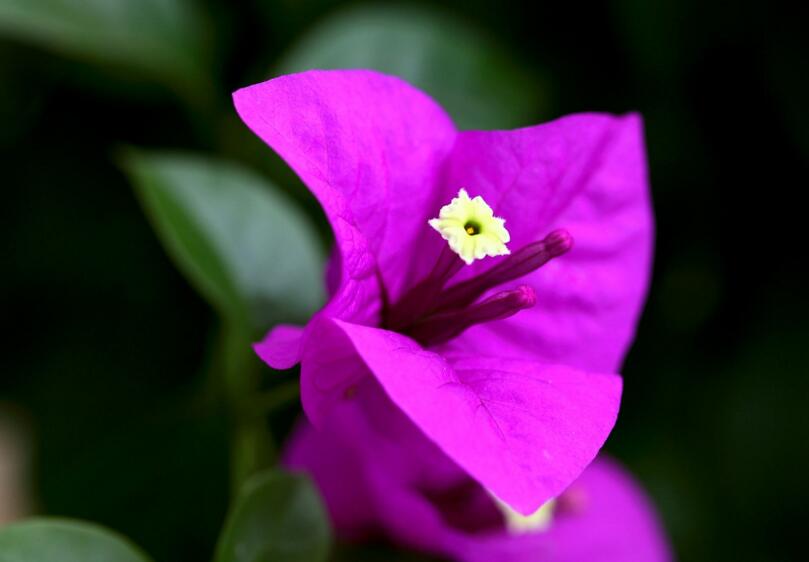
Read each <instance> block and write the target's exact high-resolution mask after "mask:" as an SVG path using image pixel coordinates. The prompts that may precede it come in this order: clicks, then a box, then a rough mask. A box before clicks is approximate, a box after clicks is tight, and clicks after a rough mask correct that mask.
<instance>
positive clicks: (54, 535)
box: [0, 518, 150, 562]
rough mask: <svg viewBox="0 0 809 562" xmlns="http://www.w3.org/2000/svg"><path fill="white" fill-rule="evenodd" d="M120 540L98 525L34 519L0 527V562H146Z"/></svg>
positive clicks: (132, 547) (144, 558)
mask: <svg viewBox="0 0 809 562" xmlns="http://www.w3.org/2000/svg"><path fill="white" fill-rule="evenodd" d="M149 561H150V559H149V558H148V557H147V556H146V555H145V554H143V553H142V552H141V551H140V550H138V548H137V547H135V546H134V545H133V544H132V543H130V542H129V541H128V540H127V539H125V538H124V537H122V536H120V535H118V534H117V533H114V532H112V531H109V530H107V529H104V528H103V527H100V526H98V525H94V524H91V523H84V522H82V521H72V520H67V519H50V518H34V519H29V520H26V521H22V522H20V523H13V524H11V525H8V526H6V527H3V528H0V562H149Z"/></svg>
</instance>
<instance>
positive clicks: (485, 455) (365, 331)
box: [234, 70, 653, 514]
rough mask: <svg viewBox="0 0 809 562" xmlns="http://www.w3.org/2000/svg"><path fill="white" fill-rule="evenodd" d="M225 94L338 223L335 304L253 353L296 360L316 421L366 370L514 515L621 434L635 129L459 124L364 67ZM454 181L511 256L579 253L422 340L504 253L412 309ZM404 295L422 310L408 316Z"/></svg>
mask: <svg viewBox="0 0 809 562" xmlns="http://www.w3.org/2000/svg"><path fill="white" fill-rule="evenodd" d="M234 100H235V104H236V109H237V111H238V113H239V115H240V116H241V118H242V119H243V120H244V122H245V123H246V124H247V125H248V126H249V127H250V128H251V129H252V130H253V131H254V132H255V133H256V134H257V135H258V136H259V137H261V138H262V139H263V140H264V141H265V142H266V143H267V144H268V145H269V146H270V147H272V148H273V149H274V150H275V151H276V152H277V153H278V154H279V155H280V156H281V157H282V158H283V159H284V160H285V161H286V162H287V163H288V164H289V165H290V167H291V168H292V169H293V170H294V171H295V172H296V173H297V174H298V176H299V177H300V178H301V179H302V180H303V182H304V183H305V184H306V185H307V186H308V188H309V189H310V190H311V191H312V193H313V194H314V195H315V196H316V197H317V199H318V200H319V202H320V204H321V205H322V206H323V209H324V211H325V213H326V216H327V218H328V219H329V221H330V223H331V226H332V228H333V230H334V235H335V241H336V245H337V249H336V253H335V256H334V257H333V259H332V262H331V264H330V268H329V274H328V285H329V287H330V290H331V298H330V300H329V302H328V303H327V305H326V306H325V307H324V308H323V309H322V310H321V311H320V312H319V313H318V314H317V315H315V317H314V318H313V319H312V320H311V321H310V322H309V324H308V325H307V326H306V327H305V328H296V327H293V326H280V327H278V328H276V329H275V330H273V331H272V332H271V333H270V334H269V335H268V337H267V338H266V339H265V340H264V341H263V342H261V343H260V344H257V346H256V350H257V352H258V353H259V355H260V356H261V357H262V358H263V359H264V360H265V361H267V363H269V364H270V365H271V366H272V367H275V368H279V369H283V368H288V367H291V366H292V365H294V364H295V363H297V362H298V361H300V362H301V391H302V401H303V406H304V409H305V411H306V414H307V416H308V418H309V419H310V420H311V422H312V423H313V424H314V425H315V426H318V425H322V424H323V423H324V420H325V419H327V418H328V416H329V412H330V411H332V410H333V409H334V408H336V407H339V406H340V405H341V403H342V402H345V401H346V400H349V401H350V400H357V399H358V398H357V397H356V396H355V397H354V398H352V396H353V395H354V394H355V393H356V389H357V387H358V386H359V385H361V384H363V381H365V380H366V379H368V378H369V377H373V378H374V380H376V381H378V383H379V384H380V385H381V387H382V389H384V392H385V394H386V395H387V396H388V397H389V398H390V399H391V400H392V402H393V403H394V404H395V405H396V406H397V407H398V408H400V409H401V410H402V411H403V412H404V413H405V414H406V415H407V417H408V418H409V419H410V420H412V422H413V423H414V424H415V425H416V426H417V427H418V428H419V430H420V431H422V432H423V433H424V434H426V435H427V436H428V437H429V438H430V440H432V442H434V443H435V444H436V445H437V446H438V447H439V448H440V449H441V450H442V451H443V452H444V453H446V455H448V456H449V457H450V458H451V459H452V460H453V461H454V462H455V463H457V464H458V465H459V466H460V467H461V468H462V469H463V470H464V471H466V472H467V473H468V474H469V475H471V476H472V478H474V479H475V480H477V481H478V482H479V483H480V484H481V485H483V486H484V487H485V488H487V489H489V490H490V491H491V492H492V493H494V494H495V495H497V496H498V497H499V498H501V499H502V500H503V501H505V502H507V503H508V504H509V505H511V506H512V507H513V508H514V509H515V510H517V511H519V512H521V513H524V514H529V513H531V512H533V511H534V510H536V509H537V507H539V506H540V505H541V504H542V503H544V502H545V501H546V500H547V499H549V498H551V497H554V496H557V495H558V494H560V493H561V492H562V491H563V490H564V489H565V488H567V486H568V485H570V483H571V482H573V481H574V480H575V479H576V478H577V477H578V476H579V475H580V474H581V473H582V471H583V470H584V468H585V467H586V466H587V465H588V464H589V463H590V462H591V461H592V460H593V458H594V457H595V456H596V454H597V453H598V451H599V449H600V448H601V446H602V444H603V443H604V440H605V439H606V437H607V435H608V434H609V432H610V430H611V429H612V427H613V425H614V423H615V419H616V416H617V413H618V407H619V403H620V394H621V379H620V377H619V376H618V375H616V374H615V373H616V372H617V371H618V369H619V366H620V363H621V361H622V358H623V356H624V353H625V352H626V349H627V347H628V346H629V344H630V342H631V339H632V337H633V333H634V329H635V324H636V321H637V317H638V314H639V312H640V309H641V305H642V302H643V299H644V296H645V292H646V288H647V283H648V276H649V270H650V261H651V248H652V230H653V225H652V212H651V205H650V200H649V192H648V185H647V177H646V164H645V155H644V148H643V139H642V131H641V123H640V119H639V118H638V117H637V116H635V115H629V116H626V117H615V116H610V115H604V114H582V115H573V116H569V117H565V118H562V119H559V120H556V121H553V122H550V123H547V124H544V125H539V126H535V127H528V128H524V129H518V130H514V131H463V132H459V131H457V130H456V129H455V127H454V126H453V124H452V122H451V120H450V119H449V117H448V116H447V115H446V113H445V112H444V111H443V110H442V109H441V108H440V107H439V106H438V105H437V104H436V103H435V102H434V101H432V100H431V99H430V98H429V97H428V96H426V95H425V94H424V93H422V92H420V91H418V90H417V89H415V88H413V87H412V86H410V85H408V84H406V83H405V82H403V81H401V80H399V79H397V78H394V77H390V76H385V75H382V74H379V73H376V72H372V71H364V70H351V71H310V72H304V73H301V74H295V75H289V76H282V77H279V78H276V79H274V80H270V81H268V82H264V83H262V84H258V85H255V86H251V87H248V88H245V89H242V90H239V91H237V92H236V93H235V94H234ZM460 188H466V189H467V190H468V191H469V193H470V195H473V196H474V195H481V196H482V197H483V198H484V199H485V200H486V201H487V202H488V203H489V204H490V205H491V207H492V208H493V209H494V210H495V213H496V215H497V216H499V217H502V218H504V219H506V225H507V227H508V229H509V232H510V233H511V243H510V247H511V248H513V249H514V250H513V254H516V253H518V252H519V250H520V249H521V248H528V247H529V246H530V245H532V244H536V243H537V242H539V241H542V240H543V239H546V237H547V236H548V235H549V234H551V233H553V232H554V231H557V230H559V229H564V232H565V233H567V234H566V235H569V236H571V237H572V239H573V240H575V244H574V245H573V247H572V249H569V248H565V250H567V249H569V251H567V253H564V255H562V256H561V257H557V258H555V259H552V260H550V261H547V260H546V261H547V263H544V264H543V265H542V267H541V268H539V269H534V270H532V271H529V272H527V273H526V274H525V275H522V276H521V277H520V278H518V279H509V280H507V281H505V282H503V283H502V284H501V285H500V286H498V287H485V289H486V292H485V293H483V294H480V295H479V297H480V298H482V299H485V298H487V297H491V296H492V295H497V294H501V293H502V292H508V291H515V290H518V288H519V287H527V289H519V290H520V291H530V292H531V293H530V295H529V294H528V293H524V294H525V295H527V296H530V297H531V298H527V297H526V298H525V299H523V300H522V301H521V304H520V307H521V308H520V311H519V312H518V313H517V310H516V309H515V310H514V311H513V312H515V314H513V315H511V316H508V317H504V315H500V316H497V318H498V319H496V320H494V321H489V322H482V323H478V324H475V325H471V327H468V326H461V327H462V328H468V329H463V330H461V331H460V332H459V333H455V332H447V333H448V334H449V337H447V333H442V332H441V330H439V329H436V328H437V327H438V328H440V326H438V325H437V324H436V323H435V322H433V324H432V325H428V328H429V329H422V330H421V331H419V326H420V323H422V324H421V326H422V328H423V327H424V325H423V324H424V323H425V322H429V321H430V318H433V316H434V315H435V314H436V312H437V311H438V310H439V309H440V306H441V303H442V302H444V303H446V302H449V301H451V300H452V299H450V298H449V297H448V296H447V291H451V290H452V289H453V287H456V288H457V287H458V286H460V285H461V284H463V283H467V284H468V283H470V282H472V280H475V279H481V278H485V277H486V275H487V274H486V271H487V270H490V269H491V268H493V267H497V264H499V263H506V262H504V261H503V260H507V259H509V258H512V257H513V256H507V257H500V258H487V259H484V260H480V261H478V262H475V263H474V264H473V265H471V266H464V267H462V268H458V269H457V271H453V272H452V273H453V277H452V282H451V283H450V284H449V285H448V286H447V287H443V286H439V287H438V288H439V289H441V291H442V292H441V294H440V296H436V295H438V294H439V293H438V292H437V291H432V292H431V291H430V290H425V291H424V292H421V293H417V297H418V298H415V299H414V298H413V294H414V293H413V291H414V288H418V287H421V285H420V283H423V282H424V281H425V280H428V281H429V280H430V279H431V275H432V276H433V277H434V270H435V268H436V264H440V263H442V260H445V259H446V258H445V256H446V243H445V242H444V240H442V239H441V237H440V236H439V235H438V234H437V233H436V232H435V231H434V230H433V229H431V228H429V227H428V225H427V221H428V219H430V218H432V217H434V216H435V215H436V214H437V212H438V210H439V209H440V208H441V206H442V205H444V204H446V203H447V202H448V201H449V200H450V199H451V198H452V197H454V196H455V194H456V193H457V192H458V190H459V189H460ZM526 259H528V258H526ZM508 263H512V262H508ZM517 265H521V264H517ZM537 267H538V266H537ZM428 285H429V283H428ZM489 289H491V290H489ZM419 290H421V289H419ZM497 291H500V293H498V292H497ZM514 294H517V293H514ZM425 295H426V296H425ZM422 297H423V298H422ZM433 298H435V299H436V300H435V302H433V301H432V300H430V299H433ZM442 298H443V299H445V300H444V301H441V299H442ZM408 299H410V300H408ZM425 299H426V300H428V301H429V302H419V301H420V300H421V301H424V300H425ZM447 299H449V300H447ZM411 301H412V302H415V303H416V305H415V308H411V306H407V307H405V306H401V303H403V302H405V303H408V305H410V303H411ZM534 302H535V306H532V307H530V306H529V305H531V304H534ZM525 303H527V304H525ZM397 305H399V306H398V307H397ZM463 306H472V305H470V304H469V303H464V304H463ZM463 306H462V307H461V308H463ZM526 306H528V307H527V308H526ZM523 308H525V309H524V310H523ZM414 311H415V312H414ZM408 312H414V314H413V316H414V317H410V318H408V317H407V314H408ZM430 315H433V316H430ZM422 316H424V318H423V317H422ZM462 317H463V314H456V315H455V316H454V317H452V318H455V319H457V318H462ZM403 318H405V319H404V320H403ZM433 320H434V318H433ZM456 331H457V330H456Z"/></svg>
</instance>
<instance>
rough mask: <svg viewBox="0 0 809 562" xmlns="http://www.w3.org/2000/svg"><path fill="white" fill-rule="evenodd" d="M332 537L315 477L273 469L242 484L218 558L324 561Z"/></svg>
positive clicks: (217, 560)
mask: <svg viewBox="0 0 809 562" xmlns="http://www.w3.org/2000/svg"><path fill="white" fill-rule="evenodd" d="M330 543H331V531H330V529H329V524H328V518H327V516H326V512H325V510H324V508H323V505H322V504H321V501H320V498H319V497H318V495H317V492H316V491H315V489H314V487H313V486H312V484H311V483H310V482H309V480H308V479H307V478H306V477H305V476H302V475H297V474H289V473H285V472H281V471H279V470H272V471H266V472H262V473H260V474H256V475H255V476H253V477H252V478H251V479H250V480H248V481H247V483H246V484H245V485H244V487H243V488H242V491H241V493H240V494H239V497H238V498H237V500H236V503H235V505H234V507H233V508H232V510H231V512H230V514H229V515H228V518H227V521H226V522H225V528H224V530H223V532H222V535H221V537H220V538H219V544H218V545H217V549H216V557H215V559H214V560H215V562H319V561H322V560H326V557H327V555H328V552H329V547H330Z"/></svg>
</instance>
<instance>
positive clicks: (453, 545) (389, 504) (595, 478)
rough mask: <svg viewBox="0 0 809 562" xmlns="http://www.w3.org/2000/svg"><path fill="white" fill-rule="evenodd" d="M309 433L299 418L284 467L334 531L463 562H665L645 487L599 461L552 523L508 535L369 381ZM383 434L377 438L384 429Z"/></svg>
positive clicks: (485, 503) (485, 498) (461, 475)
mask: <svg viewBox="0 0 809 562" xmlns="http://www.w3.org/2000/svg"><path fill="white" fill-rule="evenodd" d="M358 398H360V400H357V401H354V402H353V403H345V404H341V405H339V406H337V407H336V408H334V409H333V410H332V412H331V413H330V414H329V416H328V423H327V424H325V427H324V428H323V429H321V430H315V429H314V428H312V427H311V426H310V425H309V424H308V423H307V422H305V421H302V422H301V424H300V425H299V426H298V428H297V429H296V431H295V432H294V433H293V435H292V438H291V439H290V440H289V441H288V443H287V447H286V450H285V453H284V459H283V462H284V464H285V465H286V466H287V467H288V468H292V469H299V470H305V471H307V472H308V473H309V474H310V475H311V476H312V477H313V479H314V480H315V482H316V483H317V485H318V488H319V489H320V492H321V494H322V495H323V497H324V499H325V502H326V505H327V507H328V510H329V514H330V516H331V519H332V521H333V524H334V526H335V528H336V531H337V532H338V534H339V535H340V536H341V537H342V538H344V539H348V540H362V539H372V538H380V536H383V537H384V538H386V539H388V540H390V541H393V542H394V543H396V544H398V545H401V546H406V547H410V548H412V549H416V550H422V551H426V552H429V553H433V554H437V555H439V556H443V557H447V558H448V559H451V560H458V561H460V562H537V561H542V562H591V561H599V562H666V561H668V560H670V558H671V554H670V548H669V545H668V542H667V540H666V537H665V534H664V533H663V531H662V527H661V526H660V524H659V522H658V519H657V517H656V515H655V512H654V509H653V508H652V506H651V505H650V503H649V501H648V499H647V498H646V496H645V494H644V493H643V491H642V490H641V489H640V488H639V487H638V485H637V484H635V483H634V482H633V481H632V479H631V477H630V476H629V475H628V474H627V473H626V472H625V471H624V470H623V469H621V468H620V467H619V466H618V465H617V464H616V463H615V462H614V461H611V460H609V459H607V458H604V457H603V456H602V457H599V458H597V459H596V460H595V461H594V462H593V463H592V464H590V465H589V466H588V467H587V468H586V469H585V470H584V472H583V473H582V474H581V475H580V476H579V477H578V479H576V480H575V481H574V482H573V483H572V484H571V485H570V486H569V487H568V488H567V489H566V490H564V491H563V492H562V493H561V494H560V495H559V496H558V497H557V498H556V500H555V504H554V508H553V517H552V521H551V522H550V525H549V526H548V527H547V528H546V529H543V530H538V531H533V532H529V533H525V534H519V535H514V534H510V533H509V531H508V530H507V528H506V527H505V525H504V521H503V517H502V515H501V513H500V512H499V510H498V509H497V508H496V506H495V504H494V501H493V500H492V498H491V497H490V496H489V495H488V494H487V493H486V492H485V490H484V489H483V488H482V487H481V486H480V485H479V484H477V483H476V482H475V481H473V480H472V479H470V478H469V476H468V475H467V474H466V473H465V472H464V471H463V470H461V469H460V468H459V467H458V466H457V465H455V463H453V462H452V461H451V460H450V459H449V458H447V457H446V455H444V454H443V453H442V452H441V451H440V450H439V449H438V448H437V447H436V446H435V445H434V444H433V443H432V442H430V441H429V440H428V439H427V438H426V437H425V436H424V434H423V433H421V432H420V431H419V430H418V429H417V428H415V426H413V424H412V423H410V421H409V420H407V419H406V417H405V416H404V415H403V414H402V413H401V411H399V410H398V409H397V407H396V406H394V405H393V404H391V403H390V401H389V400H388V399H387V397H386V396H384V395H383V394H382V391H381V390H379V386H378V384H377V383H376V382H375V381H370V382H366V383H362V384H360V385H359V388H358ZM383 427H384V428H385V429H386V430H385V431H384V432H383V431H381V430H380V428H383Z"/></svg>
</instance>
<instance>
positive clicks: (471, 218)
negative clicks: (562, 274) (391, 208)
mask: <svg viewBox="0 0 809 562" xmlns="http://www.w3.org/2000/svg"><path fill="white" fill-rule="evenodd" d="M429 225H430V226H431V227H433V228H434V229H435V230H437V231H438V232H439V233H440V234H441V236H442V237H443V238H444V239H445V240H446V241H447V243H448V244H447V246H445V247H444V249H443V250H442V252H441V255H440V257H439V259H438V262H437V263H436V265H435V267H434V268H433V270H432V271H431V272H430V274H429V275H428V276H427V277H426V278H424V279H423V280H421V281H420V282H418V283H417V284H416V285H415V286H414V287H412V288H411V289H410V290H409V291H407V292H406V293H405V294H404V295H403V296H402V297H401V298H400V299H399V301H397V302H396V303H394V304H393V305H392V306H389V307H387V308H386V310H385V313H384V316H383V324H384V326H385V327H386V328H388V329H390V330H394V331H397V332H400V333H403V334H406V335H408V336H410V337H412V338H413V339H415V340H416V341H418V342H420V343H422V344H423V345H437V344H440V343H444V342H446V341H449V340H451V339H452V338H455V337H457V336H458V335H460V334H461V333H462V332H464V331H465V330H466V329H467V328H470V327H471V326H474V325H475V324H480V323H483V322H491V321H493V320H502V319H504V318H508V317H510V316H513V315H514V314H516V313H518V312H519V311H521V310H524V309H526V308H531V307H532V306H534V305H535V304H536V294H535V292H534V290H533V289H532V288H531V287H529V286H528V285H519V286H518V287H516V288H515V289H509V290H502V291H498V292H495V293H494V294H492V295H490V296H487V297H486V298H482V297H483V295H484V293H486V292H488V291H489V290H490V289H493V288H495V287H498V286H500V285H502V284H504V283H508V282H509V281H514V280H515V279H519V278H520V277H523V276H524V275H527V274H528V273H531V272H532V271H535V270H536V269H538V268H540V267H542V266H543V265H545V264H546V263H548V262H549V261H550V260H552V259H553V258H556V257H558V256H561V255H562V254H564V253H566V252H567V251H569V250H570V249H571V248H572V247H573V238H572V237H571V236H570V234H569V233H568V232H567V231H566V230H562V229H559V230H554V231H553V232H551V233H550V234H548V235H547V236H546V237H545V238H543V239H542V240H540V241H537V242H533V243H531V244H527V245H526V246H523V247H522V248H520V249H519V250H517V251H516V252H514V253H511V252H510V251H509V249H508V248H507V247H506V243H508V242H509V241H510V235H509V233H508V230H506V228H505V220H503V219H501V218H498V217H495V216H494V213H493V211H492V209H491V207H489V205H488V204H486V202H485V201H484V200H483V198H481V197H480V196H477V197H475V198H473V199H471V198H470V197H469V195H468V194H467V193H466V191H465V190H463V189H461V190H460V191H459V192H458V196H457V197H455V198H454V199H453V200H452V201H451V202H450V203H449V204H448V205H445V206H444V207H442V208H441V212H440V214H439V217H438V218H435V219H432V220H430V221H429ZM494 256H506V257H505V258H503V259H502V260H499V261H498V263H496V264H495V265H493V266H492V267H490V268H489V269H488V270H486V271H484V272H483V273H481V274H480V275H477V276H475V277H473V278H471V279H467V280H465V281H459V282H456V283H454V284H449V281H450V280H451V279H452V278H453V277H454V276H455V275H456V274H457V273H458V272H459V271H460V270H461V269H462V268H463V267H464V264H466V265H471V264H472V263H473V262H474V260H476V259H482V258H484V257H494ZM459 258H460V259H459ZM448 284H449V286H448Z"/></svg>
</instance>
